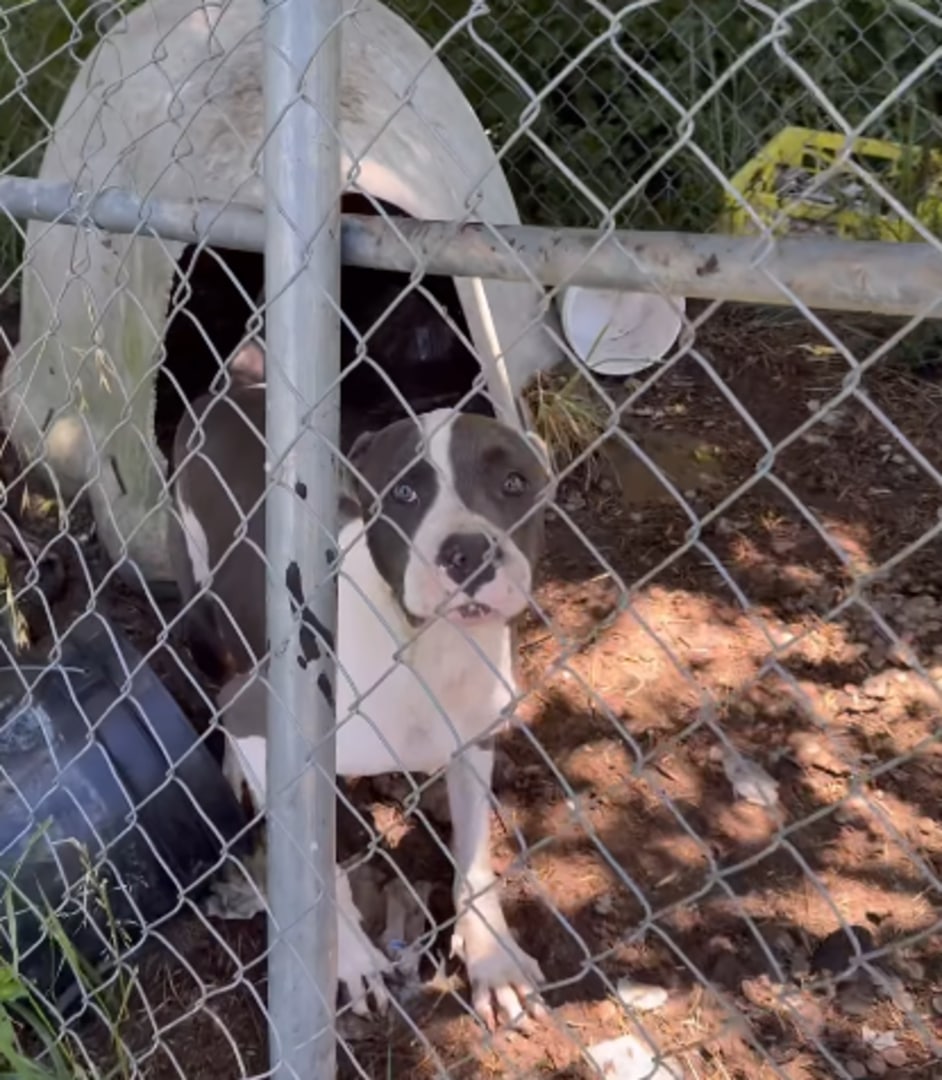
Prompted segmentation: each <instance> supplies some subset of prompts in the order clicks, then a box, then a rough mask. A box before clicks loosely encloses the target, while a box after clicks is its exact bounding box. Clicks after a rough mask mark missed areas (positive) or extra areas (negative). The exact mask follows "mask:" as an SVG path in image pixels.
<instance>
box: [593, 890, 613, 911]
mask: <svg viewBox="0 0 942 1080" xmlns="http://www.w3.org/2000/svg"><path fill="white" fill-rule="evenodd" d="M592 910H593V911H594V912H595V914H596V915H611V913H612V912H613V911H614V910H615V901H614V900H613V899H612V895H611V893H605V894H604V895H603V896H600V897H599V898H598V900H596V901H595V903H594V904H593V905H592Z"/></svg>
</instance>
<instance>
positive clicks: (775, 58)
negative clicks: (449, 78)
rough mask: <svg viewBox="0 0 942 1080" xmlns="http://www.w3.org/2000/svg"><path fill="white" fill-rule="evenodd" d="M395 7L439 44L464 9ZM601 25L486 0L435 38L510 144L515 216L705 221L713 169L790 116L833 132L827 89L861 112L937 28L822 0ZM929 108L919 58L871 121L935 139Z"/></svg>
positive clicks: (494, 129) (933, 93)
mask: <svg viewBox="0 0 942 1080" xmlns="http://www.w3.org/2000/svg"><path fill="white" fill-rule="evenodd" d="M394 5H395V6H396V7H397V8H398V10H400V11H401V12H402V13H403V14H405V15H407V16H408V17H409V18H411V19H412V20H413V22H414V23H415V24H416V25H417V26H419V28H420V29H422V30H423V31H424V32H425V33H426V34H427V35H428V36H429V38H430V39H432V40H438V39H441V38H442V37H443V36H444V34H445V33H446V31H447V29H448V28H449V27H450V26H452V25H453V24H454V23H455V21H456V20H459V19H461V18H462V16H463V15H465V13H466V12H467V10H468V9H467V4H466V2H465V0H435V2H434V3H433V4H426V3H424V2H423V0H394ZM778 6H780V7H784V6H785V5H784V4H781V3H779V5H778ZM617 7H618V5H612V10H617ZM612 27H613V24H612V22H611V20H609V19H607V18H605V17H603V16H602V15H600V14H599V13H598V12H597V11H596V10H595V9H594V7H593V6H592V5H590V4H589V3H587V2H586V0H494V2H493V3H491V4H490V5H489V7H488V9H487V11H486V13H482V14H481V15H479V16H477V17H474V18H473V19H470V20H469V21H468V23H467V26H466V28H464V29H462V30H461V31H460V32H459V33H457V34H456V35H454V36H453V37H451V38H450V39H448V40H447V41H446V43H445V45H444V48H443V49H442V55H443V58H444V59H445V60H446V62H447V63H448V64H449V67H450V68H451V70H452V71H453V72H454V73H455V75H456V77H457V78H458V80H459V81H460V83H461V85H462V87H463V89H464V91H465V93H466V94H467V96H468V98H469V100H470V101H471V103H472V105H473V106H474V107H475V109H476V110H477V111H478V114H479V115H480V116H481V118H482V120H483V122H484V124H485V126H487V127H488V129H489V130H490V132H491V134H492V137H494V139H495V141H496V142H497V143H498V144H499V145H502V146H504V147H506V158H505V167H506V168H507V169H508V171H509V173H510V175H511V180H512V183H513V185H514V188H515V192H516V195H517V198H518V200H519V202H520V205H521V211H522V213H523V216H524V218H525V220H531V221H537V222H541V223H546V224H560V225H591V224H595V223H597V222H598V221H599V220H600V219H602V218H603V216H604V214H605V211H606V210H607V209H609V208H613V207H618V210H619V212H618V215H617V220H618V222H619V224H625V223H631V224H632V225H635V226H663V227H670V228H678V229H708V228H710V227H711V225H712V224H713V223H714V222H715V220H716V216H717V213H718V211H719V209H720V203H721V199H722V186H721V183H720V179H719V177H720V176H722V177H727V178H728V177H730V176H732V175H733V173H735V171H736V170H737V169H738V168H739V167H740V166H741V165H743V164H745V162H746V161H747V160H748V159H749V158H750V157H751V156H752V155H753V154H755V153H756V151H757V150H758V149H759V148H760V147H761V146H762V144H763V143H764V142H765V141H766V140H767V139H768V138H770V137H771V136H772V135H774V134H775V133H776V132H777V131H779V130H780V129H781V128H782V127H784V126H786V125H788V124H797V125H802V126H808V127H821V128H832V129H833V128H836V127H837V123H836V121H835V119H834V116H833V115H832V114H831V113H830V112H829V109H828V104H827V103H828V102H829V103H830V105H831V107H832V108H833V109H834V110H836V111H837V112H839V113H840V115H841V116H843V117H845V118H846V119H847V120H848V121H850V122H851V123H853V124H857V123H860V122H862V121H864V120H866V119H867V118H868V117H870V116H871V114H872V113H874V112H875V111H877V110H879V109H880V108H881V106H882V105H883V104H884V102H886V101H887V99H888V98H889V97H890V95H892V94H895V93H896V92H897V90H898V87H899V84H900V82H901V80H902V79H903V78H904V77H905V76H907V75H908V74H909V73H910V72H912V71H914V70H915V69H916V68H917V67H918V65H920V64H921V63H927V62H928V60H929V58H930V56H931V54H932V50H933V48H934V47H935V42H936V40H937V36H936V35H935V34H934V33H932V32H931V31H930V27H929V25H928V24H927V23H925V22H924V21H923V20H921V19H920V18H919V17H918V16H914V15H912V14H911V13H908V12H907V11H906V9H904V8H903V7H902V6H901V5H898V4H896V3H894V2H893V0H827V2H821V3H817V4H812V5H810V6H809V7H807V8H805V9H804V11H802V12H801V14H800V15H797V16H790V17H789V18H788V19H787V20H785V21H783V22H782V23H781V25H775V24H773V21H772V19H771V18H770V17H769V16H768V15H766V14H764V13H763V12H762V11H760V10H759V7H758V5H754V4H751V3H748V2H747V0H698V2H697V3H690V2H689V0H661V2H660V3H655V4H652V5H650V6H648V7H644V8H641V9H639V10H636V11H633V12H631V13H629V14H628V15H626V16H625V17H624V18H623V19H621V20H620V21H619V22H618V23H617V24H615V28H614V30H613V29H612ZM773 39H774V40H773ZM594 42H597V44H595V46H594V47H593V43H594ZM511 73H513V74H511ZM521 81H522V83H523V84H525V85H526V87H528V88H529V89H530V90H531V91H533V92H535V93H536V94H537V95H539V97H538V101H539V108H538V109H534V108H533V107H532V105H531V102H532V101H533V96H532V95H531V94H530V93H528V92H527V90H526V89H524V87H523V86H522V85H521ZM812 87H814V88H816V90H815V89H812ZM714 88H716V89H714ZM940 106H942V80H940V77H939V72H938V70H937V69H929V70H927V71H926V72H925V73H924V76H923V78H922V79H921V80H919V81H918V83H917V84H916V85H915V86H914V87H912V88H911V89H909V90H907V91H906V92H905V93H904V94H903V95H902V96H901V97H900V99H899V101H898V102H896V103H894V104H893V105H892V106H891V107H889V108H887V109H885V110H883V111H882V112H879V114H878V115H876V116H874V117H873V119H872V121H871V122H870V123H869V124H868V125H867V128H866V134H868V135H870V136H873V137H877V138H889V139H895V140H899V141H903V142H905V143H913V142H927V141H928V142H934V143H936V144H937V143H938V141H939V131H940V128H939V124H938V121H937V120H936V116H937V114H938V112H939V111H940ZM521 121H526V122H527V123H528V127H527V132H528V134H526V135H524V136H522V137H521V136H520V135H519V134H518V132H519V129H520V126H521ZM553 155H555V157H556V158H557V159H558V162H559V164H558V165H557V164H556V163H554V161H553V160H552V156H553ZM560 166H561V167H560Z"/></svg>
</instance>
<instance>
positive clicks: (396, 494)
mask: <svg viewBox="0 0 942 1080" xmlns="http://www.w3.org/2000/svg"><path fill="white" fill-rule="evenodd" d="M392 497H393V498H394V499H395V500H396V502H400V503H414V502H418V501H419V496H418V493H417V492H416V490H415V488H414V487H413V486H412V485H411V484H396V486H395V487H394V488H393V492H392Z"/></svg>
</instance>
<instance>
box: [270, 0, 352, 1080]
mask: <svg viewBox="0 0 942 1080" xmlns="http://www.w3.org/2000/svg"><path fill="white" fill-rule="evenodd" d="M340 12H341V5H340V0H317V2H316V3H311V2H310V0H280V2H272V3H269V4H268V6H267V14H266V27H265V45H266V48H265V67H264V95H265V118H266V131H267V133H268V138H267V142H266V144H265V154H264V171H265V186H266V237H265V288H266V298H267V301H268V305H269V308H268V321H267V335H266V336H267V349H268V371H267V408H266V414H267V441H268V450H267V465H268V468H269V471H270V477H269V478H270V481H271V487H270V489H269V495H268V501H267V508H266V527H267V536H268V542H267V551H268V556H269V560H270V577H269V587H268V635H269V642H270V645H271V650H272V654H271V663H270V681H271V693H270V697H269V707H268V731H269V749H268V764H267V770H268V777H267V779H268V806H267V813H268V836H269V839H268V860H269V861H268V892H269V912H270V915H269V937H270V951H269V991H268V1004H269V1016H270V1031H271V1044H270V1062H271V1066H272V1075H273V1076H274V1077H276V1078H287V1077H289V1076H290V1077H292V1078H300V1080H315V1078H318V1080H326V1078H328V1077H329V1078H333V1076H334V1075H335V1072H336V1066H335V1057H336V1050H335V1044H334V1006H335V992H336V991H335V988H336V979H337V953H336V948H337V945H336V915H335V909H334V862H335V838H334V788H333V783H332V779H333V776H334V772H335V750H334V740H333V736H332V730H333V726H334V710H333V705H332V694H331V693H329V692H324V691H325V690H326V688H327V686H328V685H329V682H332V680H333V677H334V676H333V671H332V670H331V667H332V665H331V664H330V659H329V657H328V655H327V652H328V650H325V649H323V648H321V649H318V650H314V652H315V653H317V654H319V655H316V656H313V655H311V653H310V652H309V653H308V662H307V664H306V668H305V666H304V665H303V664H302V663H300V662H299V660H301V659H302V657H301V656H300V655H299V654H300V641H301V639H300V636H299V635H300V627H299V625H298V621H299V614H300V613H299V612H298V610H297V604H296V602H295V601H296V599H297V598H298V594H299V592H300V593H301V594H303V596H304V603H305V604H306V605H307V607H308V609H309V610H310V612H311V613H312V614H313V616H314V617H315V619H316V620H317V624H318V625H319V627H321V628H324V631H325V633H328V634H329V633H330V632H331V631H332V628H333V627H334V624H335V618H336V594H335V589H334V587H333V584H331V585H329V586H328V585H324V584H322V583H323V581H324V578H325V575H326V573H327V571H328V567H329V559H330V549H331V546H332V543H333V540H332V538H333V535H334V531H335V523H336V508H337V493H336V479H335V473H334V459H333V447H335V446H336V445H337V442H338V438H339V394H338V392H337V391H334V392H333V393H331V394H330V395H329V400H327V401H323V402H322V399H323V398H324V395H325V392H326V391H327V390H328V389H329V388H330V387H331V385H332V384H333V383H334V382H335V380H336V378H337V373H338V369H339V362H340V324H339V317H338V309H337V306H336V304H337V301H338V298H339V288H340V220H339V207H340V203H339V178H340V152H339V142H338V137H337V103H338V84H339V78H340V39H339V23H340ZM317 403H320V404H318V407H317V408H316V409H314V411H313V412H312V411H311V410H312V406H314V405H315V404H317ZM319 585H320V587H318V586H319ZM292 593H293V594H294V597H292ZM325 680H328V682H327V683H325ZM315 683H316V684H317V685H318V686H319V687H320V688H321V691H322V692H320V693H318V692H316V691H315V692H314V693H312V688H313V686H314V685H315Z"/></svg>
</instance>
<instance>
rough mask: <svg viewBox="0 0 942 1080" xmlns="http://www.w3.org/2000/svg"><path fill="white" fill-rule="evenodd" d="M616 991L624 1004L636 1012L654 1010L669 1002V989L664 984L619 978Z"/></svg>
mask: <svg viewBox="0 0 942 1080" xmlns="http://www.w3.org/2000/svg"><path fill="white" fill-rule="evenodd" d="M615 992H616V993H617V994H618V1000H619V1001H620V1002H621V1003H622V1005H624V1006H625V1007H626V1008H629V1009H634V1010H635V1011H636V1012H653V1011H654V1010H655V1009H660V1008H663V1006H664V1005H666V1004H667V991H666V990H665V989H664V987H663V986H652V985H651V984H649V983H639V982H634V981H633V980H632V979H619V980H618V983H617V985H616V987H615Z"/></svg>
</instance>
